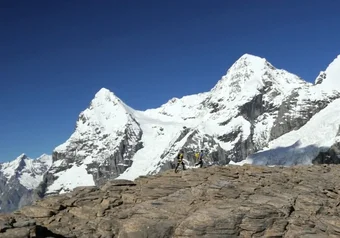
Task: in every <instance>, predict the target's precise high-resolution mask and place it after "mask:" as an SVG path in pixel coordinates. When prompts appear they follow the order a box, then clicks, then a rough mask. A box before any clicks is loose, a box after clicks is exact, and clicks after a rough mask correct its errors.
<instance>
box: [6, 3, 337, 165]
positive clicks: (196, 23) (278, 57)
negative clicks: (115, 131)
mask: <svg viewBox="0 0 340 238" xmlns="http://www.w3.org/2000/svg"><path fill="white" fill-rule="evenodd" d="M339 9H340V2H339V1H335V0H334V1H328V0H323V1H320V0H318V1H315V0H305V1H303V0H300V1H296V0H285V1H272V0H261V1H253V0H243V1H236V0H235V1H225V0H214V1H208V0H205V1H202V0H174V1H156V0H143V1H141V0H128V1H118V0H110V1H109V0H103V1H88V0H73V1H62V0H60V1H34V0H32V1H25V0H23V1H16V0H11V1H1V2H0V32H1V37H0V79H1V80H0V89H1V93H0V106H1V110H0V112H1V117H0V118H1V119H0V162H1V161H8V160H12V159H14V158H15V157H17V156H18V155H19V154H21V153H26V154H27V155H28V156H30V157H37V156H39V155H40V154H42V153H48V154H51V153H52V150H53V149H54V148H55V147H56V146H57V145H59V144H61V143H63V142H64V141H66V140H67V139H68V137H69V136H70V135H71V133H72V132H73V130H74V128H75V122H76V120H77V118H78V115H79V113H80V112H81V111H82V110H84V109H85V108H86V107H87V106H88V105H89V102H90V101H91V99H92V98H93V96H94V94H95V93H96V92H97V91H98V90H99V89H100V88H102V87H106V88H108V89H110V90H111V91H113V92H114V93H115V94H116V95H118V96H119V97H120V98H121V99H122V100H123V101H125V102H126V103H127V104H128V105H130V106H132V107H133V108H135V109H141V110H144V109H147V108H153V107H158V106H160V105H161V104H163V103H165V102H166V101H168V100H169V99H170V98H172V97H181V96H184V95H187V94H193V93H198V92H203V91H207V90H210V89H211V88H212V87H213V86H214V85H215V84H216V82H217V81H218V80H219V79H220V78H221V76H222V75H223V74H225V72H226V71H227V69H228V68H229V67H230V66H231V65H232V63H233V62H234V61H235V60H237V59H238V58H239V57H240V56H241V55H243V54H244V53H250V54H255V55H258V56H261V57H265V58H267V60H268V61H270V62H271V63H272V64H273V65H274V66H276V67H278V68H284V69H286V70H288V71H290V72H292V73H295V74H297V75H299V76H301V77H302V78H304V79H305V80H307V81H314V79H315V77H316V76H317V75H318V73H319V71H320V70H323V69H325V68H326V67H327V65H328V64H329V63H330V62H331V61H332V60H333V59H334V58H335V57H336V56H337V55H338V54H339V53H340V51H339V42H340V31H339V25H338V23H339V22H340V14H338V12H339Z"/></svg>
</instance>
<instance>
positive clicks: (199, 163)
mask: <svg viewBox="0 0 340 238" xmlns="http://www.w3.org/2000/svg"><path fill="white" fill-rule="evenodd" d="M197 165H200V168H202V167H203V150H201V153H200V154H199V157H198V162H197V163H196V164H195V166H197Z"/></svg>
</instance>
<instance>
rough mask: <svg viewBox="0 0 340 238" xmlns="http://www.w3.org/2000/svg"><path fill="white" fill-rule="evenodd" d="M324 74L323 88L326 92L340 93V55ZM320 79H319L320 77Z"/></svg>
mask: <svg viewBox="0 0 340 238" xmlns="http://www.w3.org/2000/svg"><path fill="white" fill-rule="evenodd" d="M321 73H322V74H323V79H322V83H321V85H322V87H323V88H325V89H326V90H330V91H332V90H336V91H339V92H340V80H339V75H340V55H338V56H337V57H336V58H335V59H334V60H333V61H332V62H331V63H330V64H329V65H328V67H327V68H326V70H325V71H323V72H321ZM318 78H319V77H318Z"/></svg>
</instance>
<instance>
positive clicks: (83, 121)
mask: <svg viewBox="0 0 340 238" xmlns="http://www.w3.org/2000/svg"><path fill="white" fill-rule="evenodd" d="M131 110H132V109H131V108H129V107H128V106H126V105H125V104H124V103H123V102H122V101H121V100H120V99H119V98H118V97H117V96H115V95H114V94H113V93H112V92H110V91H109V90H108V89H105V88H102V89H101V90H99V91H98V93H96V95H95V97H94V99H93V100H92V101H91V104H90V107H89V108H87V109H86V110H84V111H83V112H81V113H80V115H79V119H78V121H77V124H76V130H75V132H74V133H73V134H72V136H71V137H70V138H69V139H68V140H67V141H66V142H65V143H63V144H61V145H60V146H58V147H56V148H55V151H59V152H60V151H65V150H67V146H68V145H69V144H70V143H71V142H72V141H76V140H78V139H79V138H84V137H85V138H91V139H93V138H97V137H98V136H96V135H99V134H100V135H102V136H105V135H111V136H115V134H117V133H118V132H123V131H124V129H125V126H126V125H127V124H128V123H130V122H132V121H133V118H132V117H131Z"/></svg>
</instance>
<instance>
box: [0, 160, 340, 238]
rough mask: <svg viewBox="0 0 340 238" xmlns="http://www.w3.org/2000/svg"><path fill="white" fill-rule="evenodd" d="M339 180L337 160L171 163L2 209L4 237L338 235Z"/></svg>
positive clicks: (0, 218) (0, 229) (0, 219)
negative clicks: (174, 166)
mask: <svg viewBox="0 0 340 238" xmlns="http://www.w3.org/2000/svg"><path fill="white" fill-rule="evenodd" d="M339 180H340V166H339V165H314V166H296V167H289V168H284V167H272V168H270V167H256V166H249V165H246V166H227V167H209V168H205V169H192V170H187V171H181V172H180V173H178V174H175V173H174V172H173V171H166V172H164V173H161V174H158V175H155V176H144V177H141V178H139V179H137V180H136V181H134V182H131V181H125V180H114V181H109V182H107V183H106V184H105V185H104V186H102V187H101V188H97V187H79V188H77V189H75V190H74V191H73V192H71V193H68V194H63V195H58V196H51V197H47V198H45V199H43V200H41V201H37V202H36V203H35V204H34V205H32V206H28V207H24V208H22V209H21V210H19V211H16V212H14V213H12V214H4V215H0V237H84V238H85V237H86V238H91V237H96V238H108V237H119V238H139V237H141V238H143V237H148V238H150V237H155V238H156V237H157V238H158V237H162V238H165V237H183V238H184V237H207V238H208V237H209V238H213V237H299V238H301V237H319V238H322V237H340V206H339V205H340V195H339V193H340V183H339Z"/></svg>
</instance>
